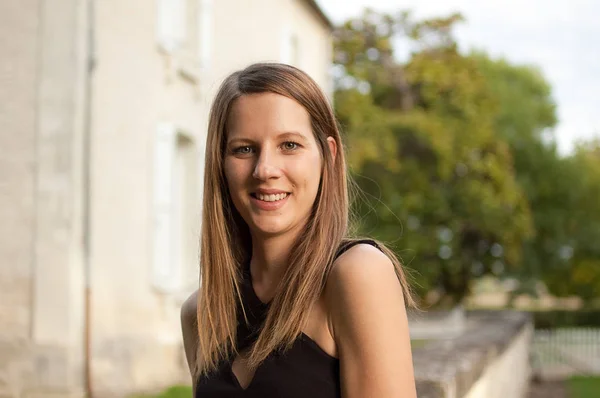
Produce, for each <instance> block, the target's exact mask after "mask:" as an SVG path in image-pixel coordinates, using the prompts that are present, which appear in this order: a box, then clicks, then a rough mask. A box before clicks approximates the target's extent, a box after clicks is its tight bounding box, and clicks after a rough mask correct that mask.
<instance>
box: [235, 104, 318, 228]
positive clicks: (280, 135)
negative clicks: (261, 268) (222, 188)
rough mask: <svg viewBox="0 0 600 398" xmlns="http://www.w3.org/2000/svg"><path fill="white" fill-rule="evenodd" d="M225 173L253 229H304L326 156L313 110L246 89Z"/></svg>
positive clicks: (239, 109) (236, 110)
mask: <svg viewBox="0 0 600 398" xmlns="http://www.w3.org/2000/svg"><path fill="white" fill-rule="evenodd" d="M227 130H228V135H227V144H226V149H225V164H224V167H225V176H226V178H227V184H228V186H229V192H230V194H231V198H232V200H233V203H234V205H235V207H236V209H237V210H238V212H239V213H240V214H241V216H242V217H243V219H244V220H245V221H246V223H247V224H248V226H249V228H250V230H251V232H252V234H253V235H256V234H259V235H263V236H273V235H280V234H284V233H287V232H290V231H293V232H298V231H299V230H300V229H301V228H302V227H303V226H304V225H306V221H307V219H308V217H309V215H310V212H311V209H312V206H313V203H314V202H315V198H316V196H317V190H318V188H319V182H320V180H321V169H322V156H321V151H320V150H319V146H318V144H317V142H316V140H315V138H314V136H313V132H312V128H311V122H310V116H309V114H308V112H307V111H306V109H304V107H303V106H302V105H300V104H299V103H298V102H296V101H294V100H292V99H290V98H287V97H285V96H282V95H278V94H273V93H262V94H252V95H244V96H242V97H240V98H238V99H237V100H236V101H235V102H234V104H233V107H232V110H231V113H230V116H229V120H228V129H227Z"/></svg>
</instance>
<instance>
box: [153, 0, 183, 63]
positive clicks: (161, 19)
mask: <svg viewBox="0 0 600 398" xmlns="http://www.w3.org/2000/svg"><path fill="white" fill-rule="evenodd" d="M157 1H158V7H157V16H158V21H157V29H158V32H157V34H158V42H159V44H160V45H161V46H162V47H163V48H164V49H165V50H166V51H169V52H172V51H176V50H178V49H179V48H180V47H181V46H182V45H183V43H184V41H185V37H186V29H187V27H186V17H185V16H186V1H187V0H157Z"/></svg>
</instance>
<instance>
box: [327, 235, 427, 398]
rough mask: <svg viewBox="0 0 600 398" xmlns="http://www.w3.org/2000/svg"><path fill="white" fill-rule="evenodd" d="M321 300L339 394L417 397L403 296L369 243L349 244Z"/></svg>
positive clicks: (348, 396) (347, 397)
mask: <svg viewBox="0 0 600 398" xmlns="http://www.w3.org/2000/svg"><path fill="white" fill-rule="evenodd" d="M326 298H327V301H328V307H329V313H330V317H331V326H332V329H333V330H332V331H333V335H334V339H335V341H336V345H337V348H338V353H339V356H340V367H341V369H340V377H341V383H342V396H343V397H344V398H358V397H389V398H416V396H417V395H416V388H415V381H414V372H413V365H412V354H411V348H410V336H409V332H408V320H407V316H406V308H405V305H404V297H403V292H402V288H401V286H400V283H399V281H398V278H397V276H396V273H395V271H394V266H393V265H392V263H391V261H390V260H389V259H388V258H387V257H386V256H385V255H384V254H383V253H381V252H380V251H379V250H378V249H376V248H374V247H372V246H370V245H363V244H361V245H357V246H354V247H353V248H351V249H350V250H348V251H347V252H346V253H344V254H343V255H342V256H340V257H339V258H338V259H337V260H336V262H335V263H334V266H333V269H332V271H331V274H330V276H329V279H328V282H327V287H326Z"/></svg>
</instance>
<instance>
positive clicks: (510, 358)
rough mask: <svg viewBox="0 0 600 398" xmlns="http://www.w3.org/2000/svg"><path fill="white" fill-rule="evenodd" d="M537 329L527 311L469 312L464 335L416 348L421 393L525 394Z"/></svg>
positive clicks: (444, 396) (475, 397)
mask: <svg viewBox="0 0 600 398" xmlns="http://www.w3.org/2000/svg"><path fill="white" fill-rule="evenodd" d="M532 334H533V324H532V321H531V319H530V317H529V316H528V315H527V314H525V313H520V312H511V311H502V312H472V313H468V314H467V318H466V327H465V331H464V333H462V334H461V335H460V336H456V337H453V338H449V339H444V340H440V341H435V342H430V343H429V344H427V345H425V346H424V347H420V348H415V349H414V350H413V362H414V367H415V378H416V380H417V393H418V397H419V398H463V397H464V398H506V397H510V398H522V397H525V394H526V392H527V387H528V382H529V377H530V374H531V370H530V364H529V349H530V346H531V337H532Z"/></svg>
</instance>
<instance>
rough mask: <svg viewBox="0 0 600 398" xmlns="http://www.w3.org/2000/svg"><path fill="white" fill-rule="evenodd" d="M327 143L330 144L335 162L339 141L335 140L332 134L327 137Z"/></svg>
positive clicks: (330, 150)
mask: <svg viewBox="0 0 600 398" xmlns="http://www.w3.org/2000/svg"><path fill="white" fill-rule="evenodd" d="M327 145H329V152H331V158H332V160H333V162H335V157H336V156H337V149H338V148H337V142H335V138H333V137H332V136H329V137H327Z"/></svg>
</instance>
